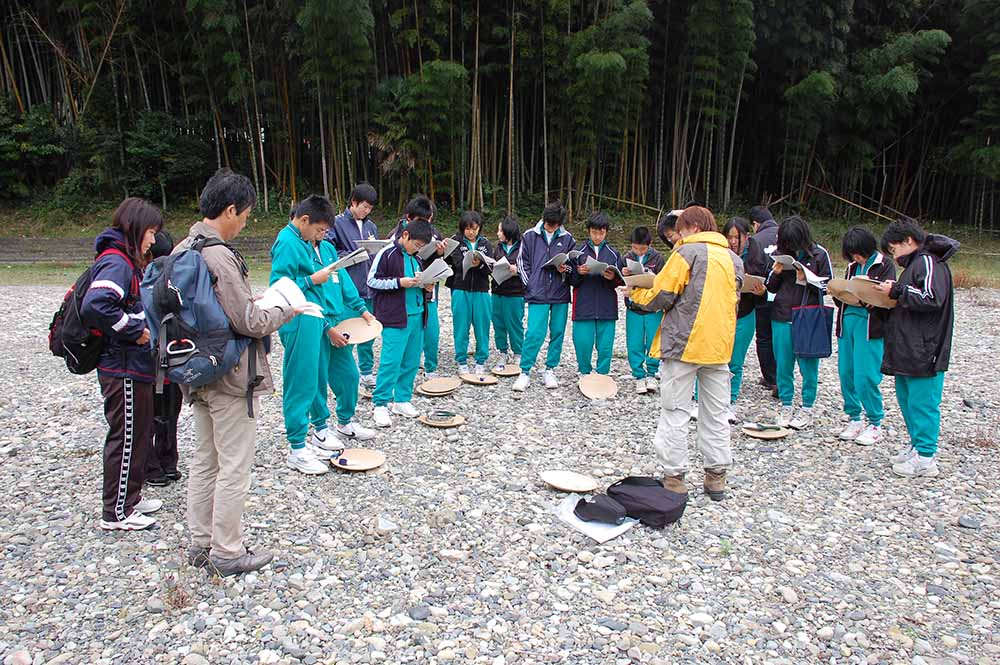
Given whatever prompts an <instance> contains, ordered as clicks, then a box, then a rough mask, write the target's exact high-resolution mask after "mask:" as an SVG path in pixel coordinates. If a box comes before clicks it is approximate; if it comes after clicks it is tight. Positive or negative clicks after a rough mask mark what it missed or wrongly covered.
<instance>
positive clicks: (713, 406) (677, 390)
mask: <svg viewBox="0 0 1000 665" xmlns="http://www.w3.org/2000/svg"><path fill="white" fill-rule="evenodd" d="M695 377H697V378H698V437H697V443H698V450H699V452H701V456H702V464H703V466H704V468H706V469H716V470H720V471H721V470H724V469H728V468H729V467H730V466H732V464H733V453H732V449H731V447H730V445H729V420H728V419H727V418H726V407H728V406H729V381H730V378H731V375H730V373H729V365H692V364H691V363H686V362H682V361H680V360H665V361H663V362H662V363H660V401H661V403H662V408H661V409H660V419H659V422H658V423H657V424H656V434H654V435H653V448H654V449H655V450H656V456H657V457H658V458H659V460H660V463H661V464H662V465H663V471H664V473H665V474H666V475H668V476H677V475H680V474H682V473H686V472H687V470H688V467H689V466H690V459H689V454H688V423H689V421H690V414H689V413H688V406H689V405H690V404H691V397H692V395H693V394H694V380H695Z"/></svg>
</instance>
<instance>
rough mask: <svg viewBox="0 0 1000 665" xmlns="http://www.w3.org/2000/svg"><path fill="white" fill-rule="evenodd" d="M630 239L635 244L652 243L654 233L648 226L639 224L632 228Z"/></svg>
mask: <svg viewBox="0 0 1000 665" xmlns="http://www.w3.org/2000/svg"><path fill="white" fill-rule="evenodd" d="M628 241H629V242H630V243H632V244H633V245H652V244H653V235H652V234H651V233H650V232H649V229H648V228H647V227H645V226H637V227H635V228H634V229H632V235H630V236H629V239H628Z"/></svg>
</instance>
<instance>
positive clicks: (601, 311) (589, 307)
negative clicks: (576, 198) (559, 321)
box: [569, 211, 625, 375]
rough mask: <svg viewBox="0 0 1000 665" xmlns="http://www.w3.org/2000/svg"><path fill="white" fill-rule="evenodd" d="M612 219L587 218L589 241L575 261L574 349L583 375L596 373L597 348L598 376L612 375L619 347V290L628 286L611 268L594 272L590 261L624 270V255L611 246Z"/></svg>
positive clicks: (602, 216)
mask: <svg viewBox="0 0 1000 665" xmlns="http://www.w3.org/2000/svg"><path fill="white" fill-rule="evenodd" d="M609 226H611V220H610V219H609V218H608V216H607V215H606V214H605V213H603V212H599V211H598V212H594V213H593V214H591V215H590V217H589V218H588V219H587V235H588V236H589V237H588V238H587V241H586V242H584V243H583V244H581V245H580V246H579V247H577V251H579V252H580V256H578V257H577V258H576V259H575V260H574V261H573V271H572V272H571V273H569V283H570V284H571V285H572V286H573V348H574V350H575V351H576V365H577V369H578V370H579V371H580V374H582V375H587V374H590V373H591V372H592V371H594V369H595V366H594V365H593V362H592V360H593V354H594V349H595V348H596V349H597V366H596V369H597V373H598V374H610V373H611V355H612V352H613V350H614V346H615V325H616V323H617V321H618V294H617V292H616V291H615V287H617V286H624V285H625V282H623V281H622V280H621V278H620V277H619V276H618V274H617V273H616V272H614V271H612V270H611V268H608V269H606V270H604V271H603V272H602V273H600V274H595V273H591V272H590V269H589V268H588V267H587V261H589V260H595V261H599V262H601V263H606V264H608V266H614V267H615V268H618V269H619V270H621V268H622V266H623V261H622V256H621V254H619V253H618V252H617V251H616V250H615V249H614V248H612V247H611V246H610V245H609V244H608V243H607V238H608V227H609Z"/></svg>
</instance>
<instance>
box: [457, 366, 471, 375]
mask: <svg viewBox="0 0 1000 665" xmlns="http://www.w3.org/2000/svg"><path fill="white" fill-rule="evenodd" d="M457 371H458V373H459V374H468V373H469V366H468V365H459V366H458V370H457Z"/></svg>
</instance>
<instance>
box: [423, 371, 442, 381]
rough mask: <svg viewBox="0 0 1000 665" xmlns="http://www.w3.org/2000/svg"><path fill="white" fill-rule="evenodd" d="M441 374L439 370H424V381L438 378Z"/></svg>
mask: <svg viewBox="0 0 1000 665" xmlns="http://www.w3.org/2000/svg"><path fill="white" fill-rule="evenodd" d="M439 376H441V375H440V374H438V373H437V372H424V381H430V380H431V379H436V378H438V377H439Z"/></svg>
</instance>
